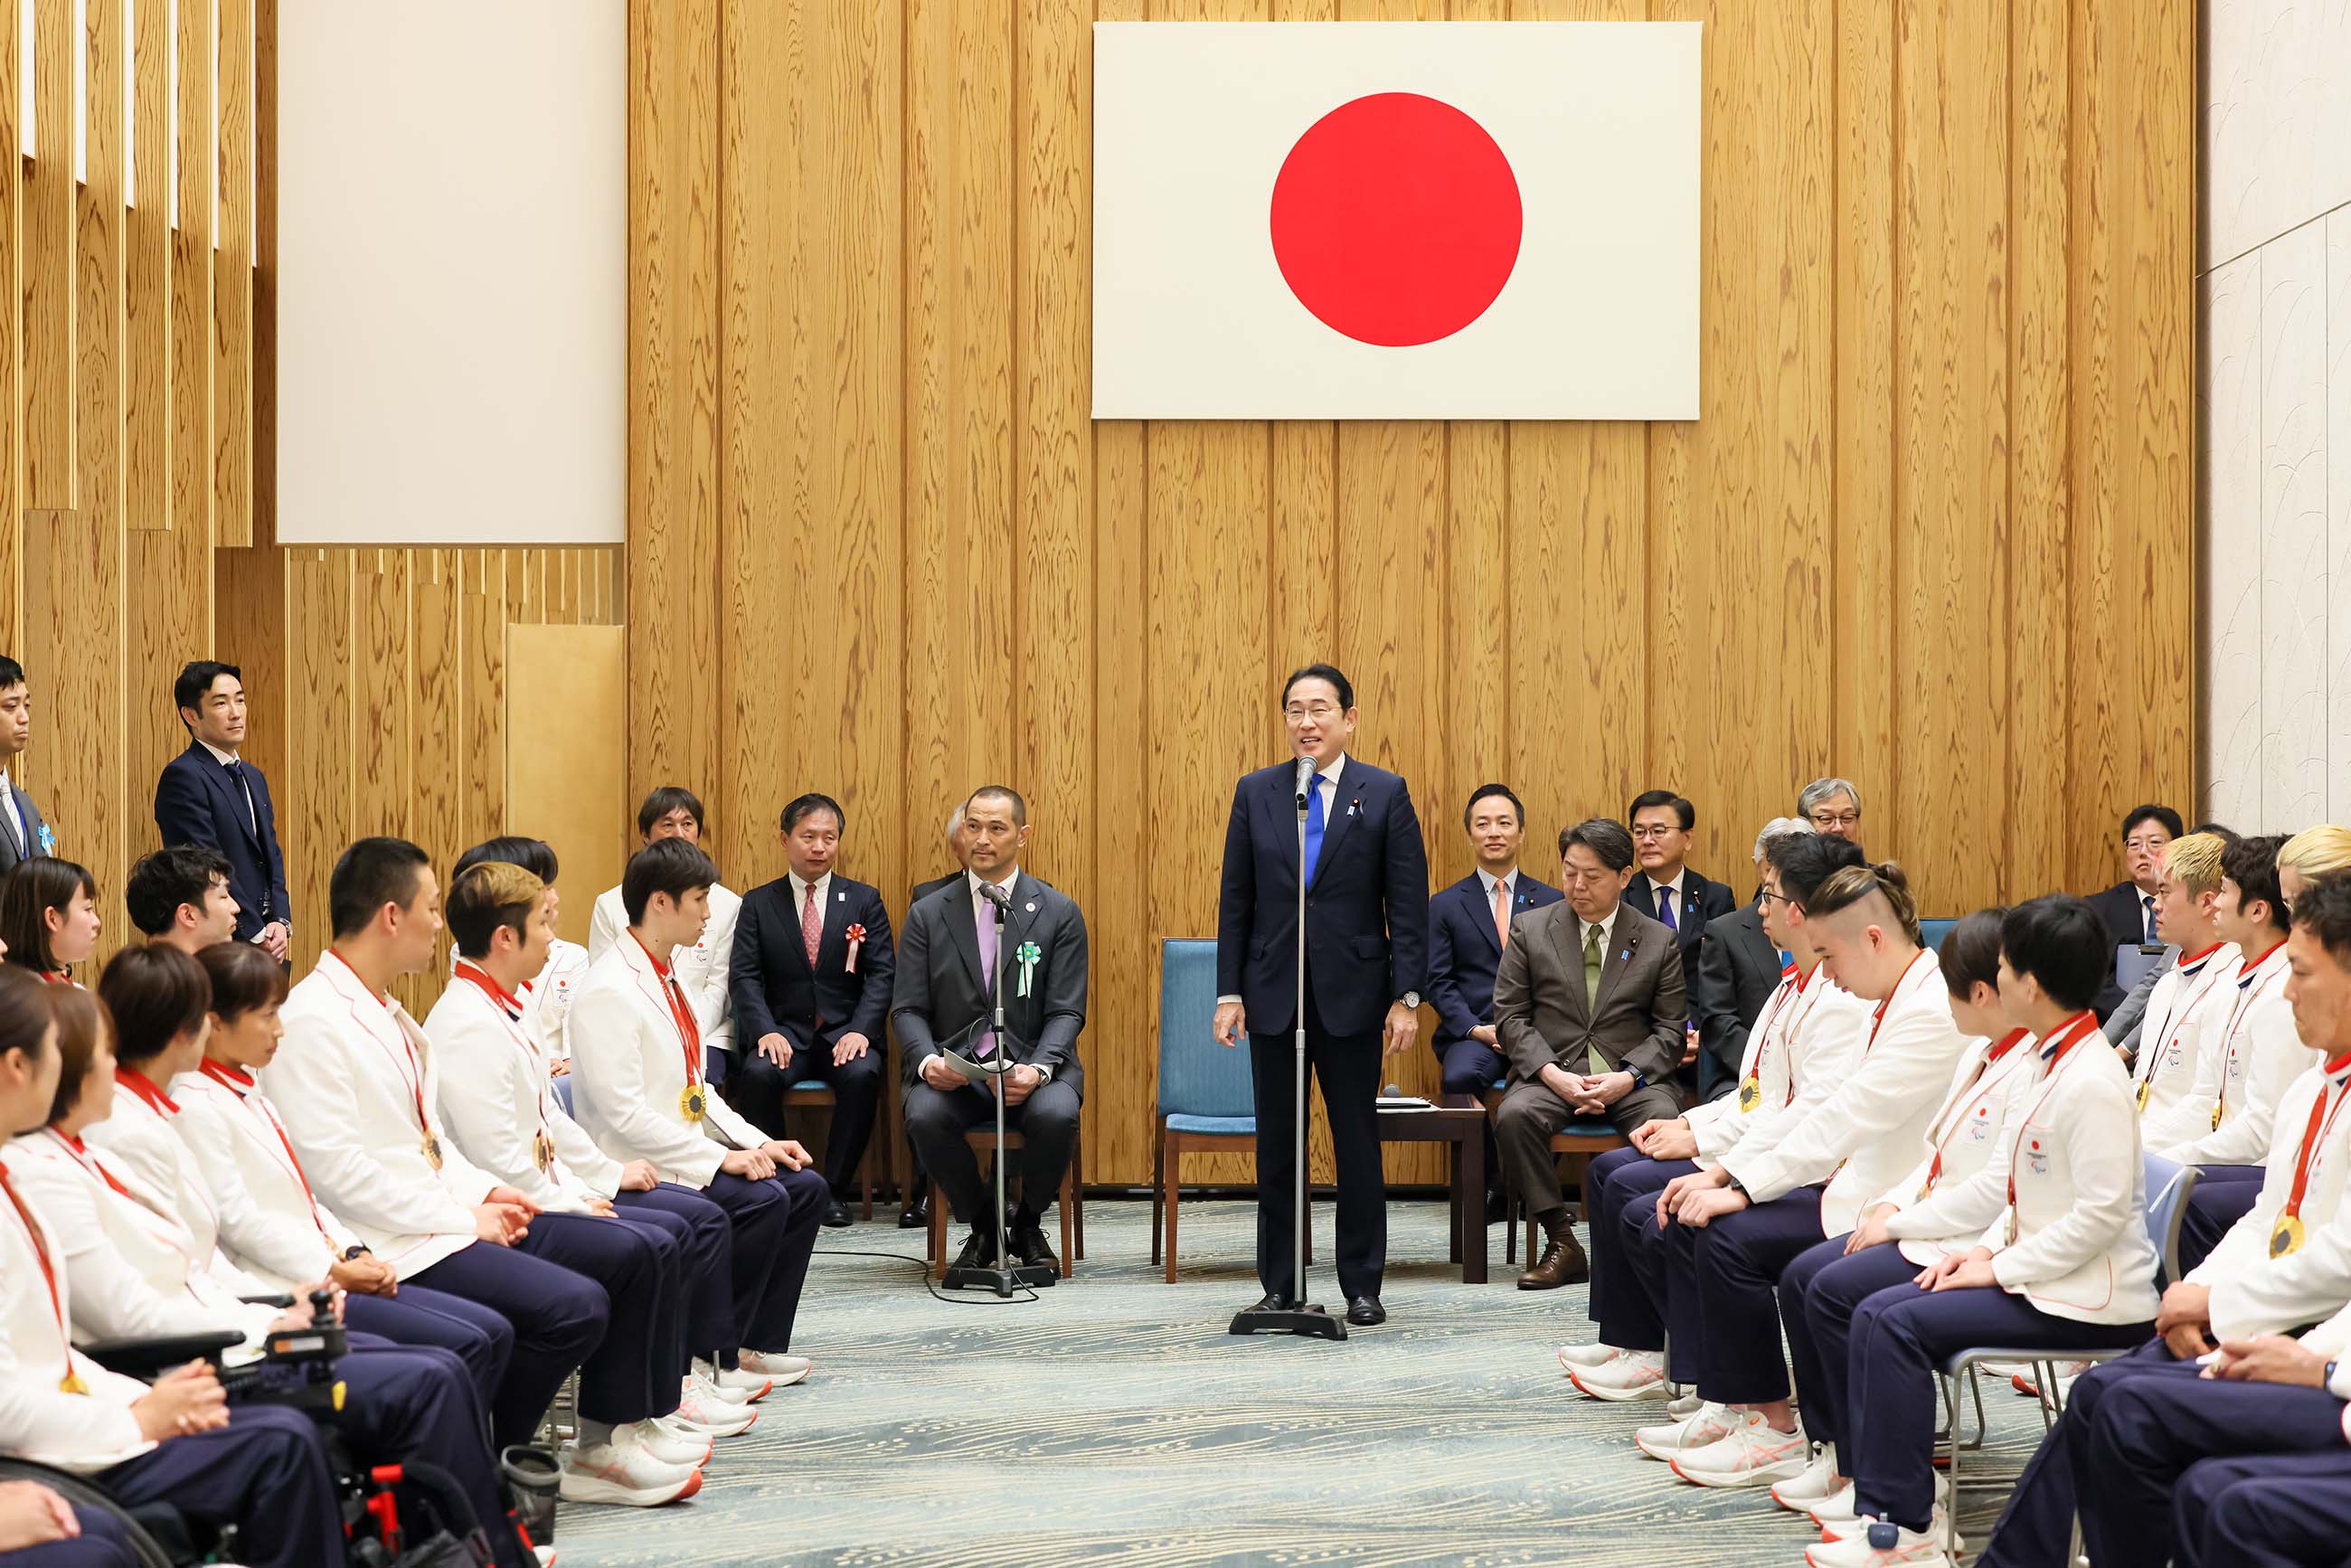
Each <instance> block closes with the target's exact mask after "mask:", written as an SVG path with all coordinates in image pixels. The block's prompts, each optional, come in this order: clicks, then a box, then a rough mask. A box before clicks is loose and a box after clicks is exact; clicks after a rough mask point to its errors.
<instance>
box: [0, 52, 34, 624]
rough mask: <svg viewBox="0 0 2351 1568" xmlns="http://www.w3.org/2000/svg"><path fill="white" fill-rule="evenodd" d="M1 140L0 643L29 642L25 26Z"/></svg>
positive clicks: (9, 62)
mask: <svg viewBox="0 0 2351 1568" xmlns="http://www.w3.org/2000/svg"><path fill="white" fill-rule="evenodd" d="M0 32H5V34H6V35H7V36H6V37H0V148H6V149H8V150H9V152H10V153H11V157H10V159H9V162H8V164H7V172H6V173H5V176H0V647H6V648H21V647H23V646H24V645H25V641H24V630H25V593H24V581H25V546H24V539H25V525H24V516H23V513H24V508H25V505H26V502H25V494H24V478H25V474H24V428H25V408H24V389H23V385H22V371H23V359H24V333H23V331H22V329H21V325H20V323H19V320H18V318H17V311H18V309H19V308H21V306H22V304H23V298H24V297H23V295H22V293H21V292H20V291H19V286H18V271H17V269H18V264H19V260H20V258H21V256H22V255H23V250H24V244H23V234H22V231H21V227H20V224H19V208H20V204H21V199H22V197H23V194H24V183H23V180H22V178H21V171H22V170H23V168H24V160H23V159H22V158H21V157H18V156H16V155H15V154H16V150H18V149H20V148H22V147H23V145H24V137H25V128H24V125H23V123H22V120H21V117H22V114H23V108H22V94H23V76H22V73H23V72H24V71H26V70H28V69H30V68H31V65H30V62H28V61H26V60H25V59H24V58H23V57H22V53H23V49H22V40H21V37H20V29H18V28H17V27H15V26H9V27H5V28H0Z"/></svg>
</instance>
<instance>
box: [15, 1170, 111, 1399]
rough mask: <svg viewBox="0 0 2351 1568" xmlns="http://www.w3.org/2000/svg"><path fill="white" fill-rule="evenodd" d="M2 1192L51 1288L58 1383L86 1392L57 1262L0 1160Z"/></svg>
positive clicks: (72, 1389)
mask: <svg viewBox="0 0 2351 1568" xmlns="http://www.w3.org/2000/svg"><path fill="white" fill-rule="evenodd" d="M0 1192H5V1193H6V1194H7V1195H8V1203H9V1207H12V1208H14V1209H15V1210H16V1222H17V1223H18V1224H19V1225H22V1226H23V1227H24V1228H25V1236H26V1239H28V1240H30V1241H31V1242H32V1244H33V1256H34V1257H36V1258H37V1259H39V1260H41V1282H42V1283H43V1284H45V1285H47V1286H48V1288H49V1315H50V1316H51V1317H53V1318H55V1319H57V1343H58V1344H59V1345H60V1346H61V1347H62V1348H63V1349H64V1351H65V1353H66V1375H65V1379H64V1381H63V1382H62V1383H60V1384H59V1385H58V1386H59V1387H61V1388H63V1389H64V1390H65V1391H66V1392H67V1393H68V1394H87V1393H89V1389H87V1388H85V1387H83V1386H82V1385H81V1378H80V1377H79V1376H78V1375H76V1374H75V1372H74V1369H73V1335H72V1334H71V1333H68V1332H67V1329H66V1309H65V1303H64V1302H63V1301H60V1300H58V1298H57V1265H56V1264H54V1263H52V1262H50V1261H49V1249H48V1248H47V1246H46V1245H45V1244H43V1242H42V1240H41V1228H40V1225H39V1224H38V1222H37V1221H36V1220H35V1219H34V1218H33V1211H32V1210H31V1209H29V1208H26V1207H25V1200H24V1199H23V1198H21V1197H17V1196H16V1183H14V1182H12V1181H10V1180H9V1179H8V1166H7V1165H6V1163H5V1161H0Z"/></svg>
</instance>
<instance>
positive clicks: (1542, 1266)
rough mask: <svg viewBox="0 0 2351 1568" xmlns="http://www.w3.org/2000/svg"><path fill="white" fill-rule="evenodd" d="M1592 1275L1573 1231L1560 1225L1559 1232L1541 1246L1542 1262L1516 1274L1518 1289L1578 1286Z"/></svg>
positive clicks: (1589, 1264) (1553, 1289) (1536, 1289)
mask: <svg viewBox="0 0 2351 1568" xmlns="http://www.w3.org/2000/svg"><path fill="white" fill-rule="evenodd" d="M1591 1278H1592V1263H1591V1261H1590V1260H1588V1259H1586V1258H1585V1257H1584V1255H1583V1247H1582V1246H1580V1245H1579V1244H1578V1243H1577V1241H1576V1239H1575V1232H1574V1231H1573V1230H1570V1229H1568V1228H1566V1227H1564V1226H1562V1227H1561V1228H1560V1231H1559V1234H1558V1235H1556V1236H1553V1237H1552V1239H1551V1245H1550V1246H1548V1247H1546V1248H1544V1249H1543V1255H1542V1261H1541V1262H1540V1263H1538V1264H1536V1265H1535V1266H1534V1267H1533V1268H1531V1269H1530V1270H1527V1271H1526V1272H1525V1273H1523V1274H1521V1275H1520V1276H1519V1289H1520V1290H1521V1291H1556V1290H1558V1289H1559V1288H1560V1287H1561V1286H1562V1285H1581V1284H1582V1283H1583V1282H1584V1281H1586V1280H1589V1279H1591Z"/></svg>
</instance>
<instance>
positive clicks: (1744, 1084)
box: [1739, 1072, 1763, 1111]
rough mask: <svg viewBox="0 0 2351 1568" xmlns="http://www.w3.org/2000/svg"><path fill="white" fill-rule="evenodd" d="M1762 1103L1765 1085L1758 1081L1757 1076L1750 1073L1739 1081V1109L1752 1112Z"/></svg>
mask: <svg viewBox="0 0 2351 1568" xmlns="http://www.w3.org/2000/svg"><path fill="white" fill-rule="evenodd" d="M1761 1103H1763V1085H1762V1084H1761V1082H1758V1081H1757V1079H1756V1077H1755V1074H1753V1073H1751V1072H1750V1073H1749V1074H1748V1075H1747V1076H1746V1077H1744V1078H1742V1079H1740V1081H1739V1108H1740V1110H1742V1111H1752V1110H1753V1109H1755V1107H1756V1106H1758V1105H1761Z"/></svg>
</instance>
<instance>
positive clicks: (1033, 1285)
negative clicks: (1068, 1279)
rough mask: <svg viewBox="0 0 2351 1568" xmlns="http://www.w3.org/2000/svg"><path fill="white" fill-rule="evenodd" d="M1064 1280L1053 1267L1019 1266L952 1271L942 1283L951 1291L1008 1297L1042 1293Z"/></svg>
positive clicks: (1059, 1272) (1042, 1264)
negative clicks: (1024, 1290) (1016, 1293)
mask: <svg viewBox="0 0 2351 1568" xmlns="http://www.w3.org/2000/svg"><path fill="white" fill-rule="evenodd" d="M1060 1278H1061V1270H1058V1269H1056V1268H1054V1267H1053V1266H1052V1265H1051V1264H1050V1263H1017V1264H1014V1265H1013V1266H1012V1267H1011V1268H1009V1269H949V1270H947V1271H946V1275H945V1276H944V1277H942V1278H941V1280H940V1281H939V1283H940V1284H941V1285H942V1286H944V1287H945V1288H946V1289H947V1290H950V1291H995V1292H996V1293H997V1294H998V1295H999V1296H1009V1295H1011V1294H1012V1293H1013V1292H1014V1291H1018V1290H1020V1289H1021V1288H1022V1287H1024V1286H1025V1287H1027V1288H1029V1289H1031V1290H1040V1289H1042V1288H1044V1287H1045V1286H1048V1285H1050V1284H1053V1283H1054V1282H1055V1281H1058V1280H1059V1279H1060Z"/></svg>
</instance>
